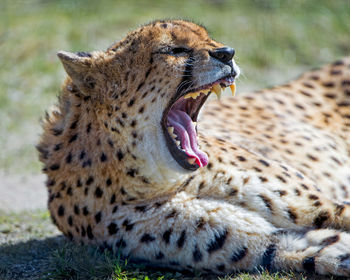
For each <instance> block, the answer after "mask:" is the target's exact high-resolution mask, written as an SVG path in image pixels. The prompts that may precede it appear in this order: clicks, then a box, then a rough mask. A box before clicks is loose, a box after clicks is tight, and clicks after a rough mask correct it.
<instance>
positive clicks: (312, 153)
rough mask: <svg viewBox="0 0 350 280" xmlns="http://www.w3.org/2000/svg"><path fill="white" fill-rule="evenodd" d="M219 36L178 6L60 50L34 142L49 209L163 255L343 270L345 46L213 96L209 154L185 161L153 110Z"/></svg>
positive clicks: (188, 260) (349, 92) (218, 266)
mask: <svg viewBox="0 0 350 280" xmlns="http://www.w3.org/2000/svg"><path fill="white" fill-rule="evenodd" d="M222 46H223V45H222V44H220V43H218V42H216V41H213V40H212V39H210V38H209V37H208V34H207V31H206V30H205V28H204V27H201V26H198V25H196V24H194V23H191V22H187V21H181V20H174V21H155V22H153V23H151V24H148V25H145V26H142V27H140V28H139V29H137V30H135V31H133V32H131V33H130V34H129V35H128V36H127V37H126V38H125V39H123V40H121V41H120V42H118V43H115V44H114V45H112V46H111V47H110V48H109V49H108V50H107V51H95V52H91V53H85V52H79V53H77V54H71V53H66V52H60V53H59V57H60V59H61V61H62V63H63V65H64V67H65V69H66V71H67V73H68V75H69V77H68V78H67V80H66V82H65V83H64V84H63V88H62V93H61V95H60V98H59V104H58V106H57V108H56V109H54V110H52V111H50V112H49V113H48V114H47V117H46V121H45V122H44V133H43V135H42V139H41V142H40V144H39V145H38V151H39V153H40V160H41V161H42V162H43V164H44V172H45V173H46V174H47V177H48V179H47V188H48V192H49V203H48V205H49V209H50V212H51V216H52V220H53V222H54V223H55V224H56V225H57V226H58V228H59V229H60V230H61V231H62V232H63V233H64V234H65V235H66V236H68V237H69V238H71V239H73V240H74V241H79V242H83V243H89V244H98V245H105V246H107V247H109V248H113V249H115V250H120V251H121V252H122V253H123V254H124V255H125V256H129V257H131V258H134V259H142V260H147V261H150V262H152V263H154V264H157V265H159V266H168V267H175V268H178V269H195V270H201V271H206V272H213V273H218V274H223V273H229V272H234V271H239V270H248V271H255V270H256V269H258V268H261V267H265V268H267V269H271V270H286V269H292V270H296V271H307V272H315V273H319V274H333V275H343V276H350V235H349V233H348V231H349V230H350V209H349V207H350V206H349V195H350V193H349V191H350V190H349V187H348V186H349V185H350V176H349V174H350V167H349V166H350V164H349V160H350V158H349V147H350V139H349V137H350V136H349V135H350V133H349V128H350V58H344V59H342V60H339V61H337V62H335V63H333V64H331V65H327V66H325V67H323V68H321V69H319V70H315V71H311V72H307V73H305V74H303V75H302V76H301V77H300V78H298V79H297V80H294V81H291V82H290V83H287V84H285V85H283V86H278V87H274V88H271V89H266V90H262V91H259V92H255V93H247V94H242V95H240V96H238V97H236V98H226V99H224V100H222V102H219V101H208V102H207V103H208V104H207V105H206V107H205V108H204V109H203V110H202V111H203V112H202V115H201V118H200V121H199V124H198V137H199V143H200V146H201V149H202V150H204V151H205V152H206V153H207V154H208V155H209V164H208V165H207V166H206V167H204V168H199V169H197V170H195V171H189V170H185V169H183V168H182V167H180V166H179V165H178V163H177V162H176V161H175V160H174V159H173V157H172V156H171V154H170V152H169V150H168V148H167V146H166V144H165V139H164V135H163V131H162V128H161V126H160V121H161V118H162V114H163V111H164V110H165V108H166V106H167V104H168V103H169V101H170V100H171V98H172V97H173V96H174V93H175V92H176V91H177V90H178V89H179V87H184V86H186V84H187V82H191V83H192V84H195V83H199V80H198V79H196V78H197V77H198V75H199V74H200V73H203V72H205V71H209V70H208V69H209V68H210V63H211V62H210V61H211V60H210V59H209V54H208V52H209V51H210V50H213V49H216V48H220V47H222ZM184 81H185V82H184ZM186 81H187V82H186Z"/></svg>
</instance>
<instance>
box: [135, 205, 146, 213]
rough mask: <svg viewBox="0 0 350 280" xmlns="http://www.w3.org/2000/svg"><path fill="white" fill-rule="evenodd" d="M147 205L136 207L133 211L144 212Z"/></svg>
mask: <svg viewBox="0 0 350 280" xmlns="http://www.w3.org/2000/svg"><path fill="white" fill-rule="evenodd" d="M146 208H147V205H141V206H136V207H135V211H139V212H146V211H147V210H146Z"/></svg>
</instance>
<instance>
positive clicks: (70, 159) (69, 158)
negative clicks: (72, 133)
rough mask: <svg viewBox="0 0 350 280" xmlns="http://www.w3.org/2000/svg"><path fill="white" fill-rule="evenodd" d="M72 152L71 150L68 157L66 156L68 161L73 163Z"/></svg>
mask: <svg viewBox="0 0 350 280" xmlns="http://www.w3.org/2000/svg"><path fill="white" fill-rule="evenodd" d="M72 157H73V156H72V153H71V152H69V154H68V155H67V157H66V163H71V162H72Z"/></svg>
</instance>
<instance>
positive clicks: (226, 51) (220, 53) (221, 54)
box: [209, 47, 235, 63]
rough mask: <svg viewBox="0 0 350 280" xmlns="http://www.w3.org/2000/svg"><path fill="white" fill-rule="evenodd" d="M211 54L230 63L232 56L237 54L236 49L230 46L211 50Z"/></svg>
mask: <svg viewBox="0 0 350 280" xmlns="http://www.w3.org/2000/svg"><path fill="white" fill-rule="evenodd" d="M209 55H210V56H212V57H214V58H216V59H217V60H219V61H221V62H223V63H228V62H230V61H231V60H232V57H233V56H234V55H235V50H234V49H233V48H230V47H223V48H218V49H215V50H212V51H209Z"/></svg>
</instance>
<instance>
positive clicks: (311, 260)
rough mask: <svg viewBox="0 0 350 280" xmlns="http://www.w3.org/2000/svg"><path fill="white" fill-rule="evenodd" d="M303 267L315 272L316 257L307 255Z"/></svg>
mask: <svg viewBox="0 0 350 280" xmlns="http://www.w3.org/2000/svg"><path fill="white" fill-rule="evenodd" d="M303 268H304V269H305V271H306V272H309V273H315V257H307V258H305V259H304V260H303Z"/></svg>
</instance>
